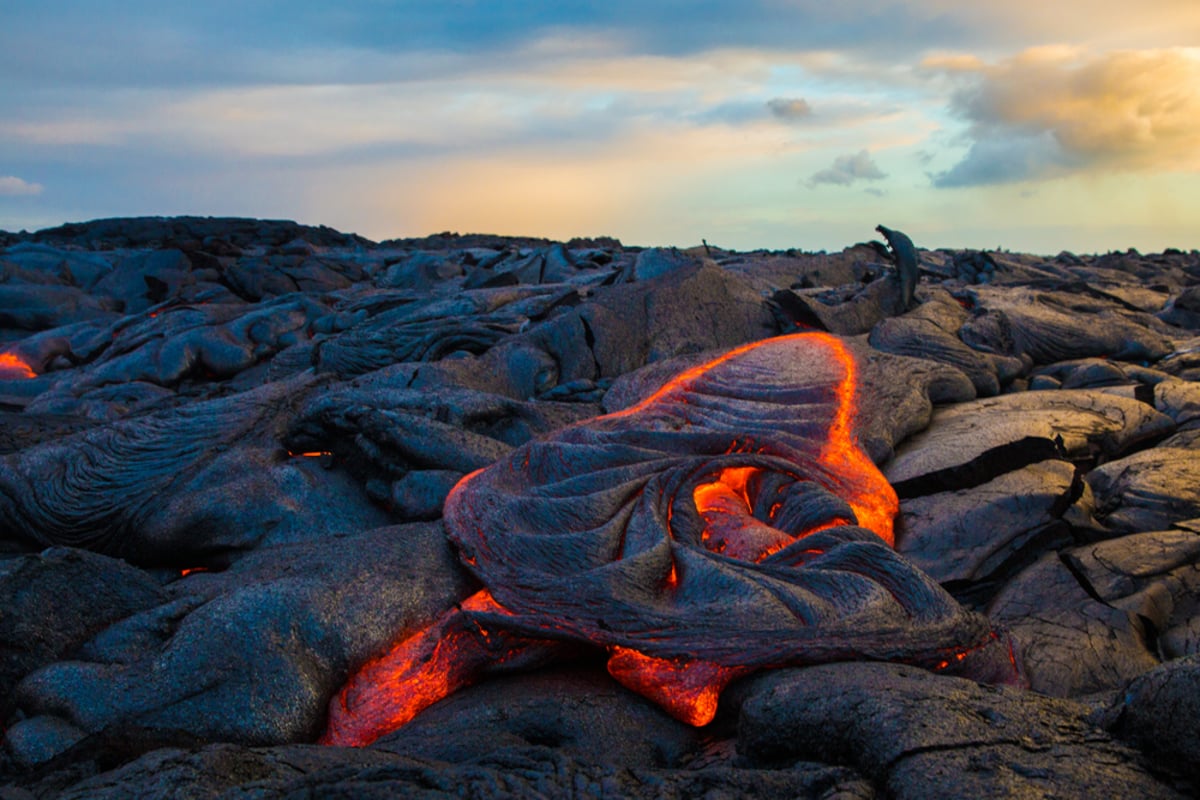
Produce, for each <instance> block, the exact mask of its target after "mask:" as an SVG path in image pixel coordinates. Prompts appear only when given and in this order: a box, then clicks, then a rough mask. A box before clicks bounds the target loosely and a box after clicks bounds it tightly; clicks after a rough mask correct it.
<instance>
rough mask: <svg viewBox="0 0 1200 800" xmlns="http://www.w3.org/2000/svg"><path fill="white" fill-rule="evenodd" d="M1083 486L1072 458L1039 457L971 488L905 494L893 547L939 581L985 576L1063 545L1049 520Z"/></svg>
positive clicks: (1059, 513)
mask: <svg viewBox="0 0 1200 800" xmlns="http://www.w3.org/2000/svg"><path fill="white" fill-rule="evenodd" d="M1082 491H1083V484H1082V481H1081V480H1080V478H1079V476H1078V475H1077V474H1076V470H1075V467H1074V466H1073V465H1071V464H1070V463H1068V462H1066V461H1043V462H1040V463H1037V464H1031V465H1030V466H1028V467H1024V468H1021V469H1017V470H1014V471H1012V472H1007V473H1005V474H1003V475H1001V476H999V477H997V478H995V479H993V480H991V481H988V482H987V483H984V484H982V485H980V486H976V487H973V488H970V489H961V490H958V491H954V492H939V493H937V494H931V495H925V496H922V497H917V498H913V499H910V500H905V501H903V502H902V503H901V504H900V523H899V526H898V532H897V536H896V550H897V551H898V552H899V553H901V554H902V555H903V556H904V557H905V558H907V559H909V560H910V561H912V562H913V563H914V564H915V565H916V566H918V567H919V568H921V569H922V570H924V571H925V572H926V573H927V574H928V575H929V576H930V577H932V578H933V579H934V580H936V581H938V582H940V583H942V584H945V583H946V582H947V581H957V582H967V581H970V582H975V583H978V582H981V581H985V580H987V579H989V578H990V577H991V576H992V575H993V574H994V573H996V572H997V571H999V570H1008V569H1011V567H1012V565H1013V564H1014V563H1031V562H1032V561H1033V560H1035V559H1036V557H1037V556H1038V555H1040V553H1041V551H1043V550H1044V549H1046V548H1047V546H1048V545H1051V544H1062V543H1063V541H1064V537H1065V532H1064V531H1063V530H1062V528H1063V526H1056V525H1055V523H1056V522H1057V521H1058V520H1061V518H1062V515H1063V514H1064V512H1065V511H1066V510H1067V508H1068V507H1069V506H1070V505H1071V504H1072V503H1073V502H1075V501H1076V500H1077V499H1079V497H1080V495H1081V494H1082ZM1065 538H1066V539H1067V540H1068V541H1069V537H1065Z"/></svg>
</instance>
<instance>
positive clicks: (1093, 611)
mask: <svg viewBox="0 0 1200 800" xmlns="http://www.w3.org/2000/svg"><path fill="white" fill-rule="evenodd" d="M1076 563H1077V562H1075V561H1073V560H1072V559H1070V558H1069V557H1067V556H1062V555H1060V554H1058V553H1047V554H1046V555H1044V556H1042V558H1041V559H1040V560H1039V561H1037V562H1036V563H1035V564H1033V565H1032V566H1031V567H1029V568H1027V569H1025V570H1024V571H1022V572H1021V573H1020V574H1019V575H1018V576H1017V577H1016V578H1014V579H1013V580H1012V581H1010V582H1009V583H1008V584H1007V585H1005V586H1004V588H1003V589H1001V590H1000V591H999V593H998V594H997V595H996V597H995V598H994V599H993V600H992V602H991V604H990V605H989V606H988V609H987V613H988V616H989V618H990V619H992V620H993V621H994V622H995V623H996V624H998V625H1002V626H1003V627H1004V628H1005V630H1007V631H1008V632H1009V634H1010V635H1011V636H1012V639H1013V642H1014V649H1015V650H1016V652H1017V653H1018V655H1019V657H1020V661H1021V666H1022V669H1023V671H1024V674H1025V676H1026V677H1027V678H1028V680H1029V685H1030V687H1031V688H1032V689H1033V690H1034V691H1036V692H1041V693H1042V694H1047V695H1051V696H1055V697H1073V696H1074V697H1077V696H1081V695H1087V694H1092V693H1095V692H1101V691H1105V690H1109V689H1113V688H1115V687H1117V686H1120V685H1122V684H1123V683H1125V682H1126V681H1129V680H1131V679H1133V678H1135V677H1137V676H1138V675H1141V674H1142V673H1143V672H1145V671H1146V670H1148V669H1151V668H1153V667H1154V666H1156V665H1157V664H1158V657H1157V655H1156V654H1154V653H1152V652H1151V650H1150V643H1151V641H1152V633H1151V630H1150V625H1149V624H1148V622H1149V621H1148V620H1146V619H1143V618H1142V617H1140V616H1138V614H1137V612H1136V611H1130V610H1126V609H1123V608H1118V607H1115V606H1113V605H1112V604H1109V603H1107V602H1105V601H1104V600H1102V599H1099V598H1098V597H1097V596H1096V594H1095V591H1094V590H1093V589H1092V587H1091V586H1090V585H1089V583H1088V581H1087V579H1086V577H1084V576H1082V575H1081V574H1079V572H1078V569H1077V568H1076V567H1075V565H1076Z"/></svg>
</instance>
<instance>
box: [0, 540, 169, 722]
mask: <svg viewBox="0 0 1200 800" xmlns="http://www.w3.org/2000/svg"><path fill="white" fill-rule="evenodd" d="M164 599H165V593H164V592H163V590H162V589H161V587H160V586H159V585H158V582H157V581H156V580H154V579H153V578H151V577H150V575H149V574H147V573H145V572H143V571H142V570H139V569H136V568H134V567H131V566H130V565H128V564H126V563H125V562H123V561H118V560H117V559H114V558H108V557H107V556H102V555H98V554H96V553H89V552H86V551H83V550H74V549H70V548H65V547H55V548H51V549H49V550H45V551H43V552H42V553H39V554H38V555H27V556H19V557H17V558H11V559H7V560H4V561H0V714H6V713H7V712H8V710H9V709H8V708H7V706H8V704H9V702H10V699H11V692H12V689H13V687H14V686H15V685H16V684H17V681H19V680H20V679H21V678H23V677H24V676H25V675H27V674H29V673H30V672H32V671H33V670H34V669H36V668H38V667H42V666H45V665H46V664H49V663H51V662H53V661H56V660H58V659H60V658H63V657H65V656H68V655H70V653H71V651H72V650H74V649H75V648H77V647H78V646H79V645H81V644H83V643H84V642H85V641H87V640H88V639H90V638H92V637H93V636H94V635H96V634H97V633H99V632H100V631H101V630H103V629H104V628H106V627H108V626H109V625H112V624H113V623H115V622H117V621H119V620H122V619H124V618H126V617H129V616H131V615H133V614H134V613H136V612H138V611H141V610H143V609H146V608H149V607H151V606H154V605H158V604H159V603H161V602H163V600H164Z"/></svg>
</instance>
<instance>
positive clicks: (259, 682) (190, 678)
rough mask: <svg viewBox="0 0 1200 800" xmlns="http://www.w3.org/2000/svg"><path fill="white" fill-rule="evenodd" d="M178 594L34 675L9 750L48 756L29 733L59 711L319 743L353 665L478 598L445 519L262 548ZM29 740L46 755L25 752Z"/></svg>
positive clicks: (120, 724)
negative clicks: (443, 524)
mask: <svg viewBox="0 0 1200 800" xmlns="http://www.w3.org/2000/svg"><path fill="white" fill-rule="evenodd" d="M171 588H172V590H173V593H174V594H175V595H176V596H177V598H178V599H177V600H174V601H172V602H169V603H166V604H163V605H160V606H157V607H155V608H151V609H148V610H146V611H144V612H142V613H140V614H137V615H135V616H132V617H129V618H128V619H126V620H124V621H123V622H120V623H118V624H117V625H115V626H114V627H112V628H110V629H108V630H105V631H104V632H103V633H102V634H100V635H99V636H97V637H96V638H95V639H94V640H93V641H92V642H90V643H89V644H88V645H87V647H85V648H84V649H82V650H81V651H80V653H79V657H78V660H74V661H60V662H58V663H55V664H53V665H50V666H47V667H44V668H42V669H40V670H38V671H37V672H34V673H33V674H31V675H29V676H28V677H26V678H25V679H24V680H23V681H22V682H21V684H20V686H19V687H18V689H17V692H16V700H17V703H18V705H19V707H20V710H21V712H22V714H23V715H24V717H25V721H24V722H21V723H18V725H16V726H14V727H13V728H12V729H11V730H10V731H9V737H8V740H7V746H8V747H9V748H10V749H13V750H16V751H17V753H18V755H19V756H20V757H21V758H23V759H24V760H26V761H30V760H34V759H36V758H42V757H44V756H45V755H46V754H45V753H42V752H41V751H42V750H44V749H45V747H46V744H45V737H41V738H36V737H24V734H23V733H21V731H23V730H25V729H26V726H29V725H36V726H40V727H43V728H44V727H45V726H46V725H49V724H51V723H49V722H46V721H45V720H44V719H43V718H45V717H48V718H52V719H60V720H65V721H66V722H67V723H69V724H70V725H71V726H73V727H75V728H78V729H80V730H83V731H86V732H88V733H96V732H99V731H113V730H119V729H122V728H126V729H128V728H137V729H139V730H153V731H158V732H159V733H160V734H165V733H179V734H186V735H188V736H190V737H193V738H194V739H196V740H199V741H226V742H240V743H243V744H279V743H284V742H296V741H310V740H312V739H313V738H315V736H316V734H317V732H318V731H319V730H320V729H321V727H322V726H323V724H324V718H325V710H326V707H327V704H328V701H329V698H330V697H331V696H332V694H333V693H334V691H335V690H336V689H337V688H338V686H339V685H340V684H341V681H342V680H344V679H345V677H346V675H347V674H348V673H349V672H350V670H351V669H354V668H357V667H358V666H360V665H361V664H362V663H363V662H365V661H367V660H369V659H370V658H373V657H375V656H377V655H379V654H380V653H381V652H382V651H384V650H386V649H387V648H388V647H389V646H390V645H391V644H392V643H393V642H394V641H395V640H396V639H397V638H403V636H404V635H405V632H411V631H413V630H416V629H418V628H420V627H423V626H425V625H427V624H429V622H430V621H431V620H432V619H433V618H434V617H435V616H437V615H438V614H440V613H441V612H442V611H443V609H445V608H448V607H451V606H452V605H453V604H454V603H455V602H456V601H458V600H461V599H462V598H463V597H464V596H465V595H466V594H467V593H469V591H470V588H469V584H468V583H467V579H466V576H465V574H464V573H463V572H462V571H461V570H460V569H459V568H458V566H457V564H456V562H455V559H454V556H453V555H452V554H451V552H450V550H449V547H448V546H447V544H446V540H445V537H444V535H443V533H442V530H441V527H440V525H436V524H434V525H428V524H427V525H411V526H399V527H392V528H380V529H376V530H371V531H367V532H364V533H360V534H357V535H353V536H346V537H327V538H325V539H323V540H318V541H314V542H310V543H306V544H302V545H291V546H283V547H278V548H262V549H259V550H256V551H255V552H254V553H252V554H250V555H247V556H246V557H245V558H243V559H242V560H240V561H239V562H237V564H235V565H234V566H232V567H231V568H230V569H228V570H225V571H223V572H199V573H193V574H190V575H188V576H187V577H184V578H182V579H181V580H179V581H177V582H176V583H174V584H172V585H171ZM35 720H42V721H36V722H35ZM25 741H30V742H33V743H34V744H36V745H37V747H38V748H40V749H39V750H37V751H32V750H22V749H21V747H22V742H25ZM32 746H33V745H31V747H32ZM39 753H40V754H41V755H39Z"/></svg>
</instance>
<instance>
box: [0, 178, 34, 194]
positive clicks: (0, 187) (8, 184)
mask: <svg viewBox="0 0 1200 800" xmlns="http://www.w3.org/2000/svg"><path fill="white" fill-rule="evenodd" d="M41 193H42V185H41V184H40V183H30V182H29V181H25V180H22V179H20V178H17V177H14V176H12V175H3V176H0V196H7V197H14V196H18V195H31V194H41Z"/></svg>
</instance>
